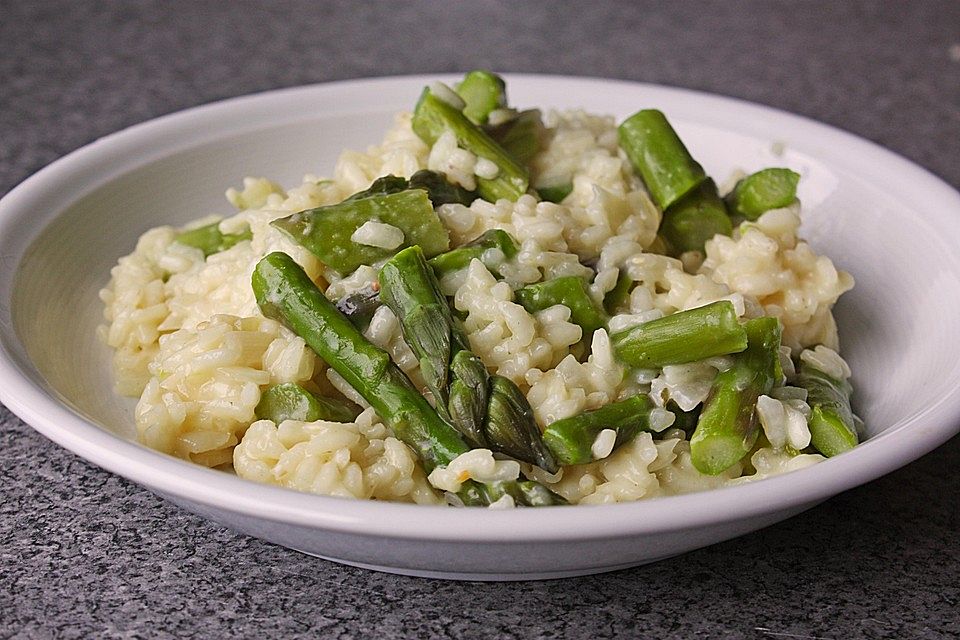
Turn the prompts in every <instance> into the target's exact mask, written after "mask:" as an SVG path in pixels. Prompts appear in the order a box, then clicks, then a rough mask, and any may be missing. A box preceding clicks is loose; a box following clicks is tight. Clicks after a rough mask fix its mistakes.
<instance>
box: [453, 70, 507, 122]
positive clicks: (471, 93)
mask: <svg viewBox="0 0 960 640" xmlns="http://www.w3.org/2000/svg"><path fill="white" fill-rule="evenodd" d="M456 91H457V94H458V95H459V96H460V97H461V98H463V101H464V103H466V106H465V107H464V108H463V115H465V116H467V117H468V118H470V121H471V122H473V123H474V124H484V123H486V121H487V118H488V117H489V116H490V112H491V111H493V110H494V109H501V108H503V107H505V106H507V85H506V83H505V82H504V81H503V78H501V77H500V76H498V75H497V74H495V73H491V72H490V71H483V70H479V69H478V70H476V71H471V72H469V73H468V74H467V75H466V76H464V78H463V80H462V81H461V82H460V83H459V84H458V85H457V87H456Z"/></svg>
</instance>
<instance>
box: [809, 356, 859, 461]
mask: <svg viewBox="0 0 960 640" xmlns="http://www.w3.org/2000/svg"><path fill="white" fill-rule="evenodd" d="M796 384H797V385H798V386H800V387H803V388H804V389H806V390H807V404H809V405H810V409H811V413H810V417H809V418H808V419H807V424H808V426H809V427H810V442H811V444H813V446H814V447H815V448H816V449H817V451H819V452H820V453H822V454H823V455H825V456H827V457H828V458H829V457H832V456H835V455H839V454H841V453H843V452H844V451H849V450H850V449H852V448H854V447H855V446H857V442H859V437H858V435H857V427H856V417H855V416H854V415H853V411H852V410H851V408H850V395H851V393H853V387H851V386H850V383H849V382H847V381H846V380H838V379H837V378H834V377H833V376H830V375H828V374H826V373H824V372H823V371H820V370H819V369H817V368H816V367H812V366H810V365H809V364H808V363H806V362H801V363H800V372H799V374H798V375H797V380H796Z"/></svg>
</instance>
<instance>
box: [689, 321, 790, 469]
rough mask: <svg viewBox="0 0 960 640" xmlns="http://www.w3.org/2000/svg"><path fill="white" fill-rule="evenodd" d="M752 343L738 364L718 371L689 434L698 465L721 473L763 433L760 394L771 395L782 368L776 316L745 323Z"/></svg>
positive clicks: (691, 448)
mask: <svg viewBox="0 0 960 640" xmlns="http://www.w3.org/2000/svg"><path fill="white" fill-rule="evenodd" d="M745 329H746V333H747V338H748V343H749V344H748V346H747V349H746V351H744V352H743V353H742V354H740V355H739V356H738V357H737V359H736V362H735V363H734V365H733V366H732V367H731V368H730V369H727V370H726V371H721V372H720V373H719V374H717V377H716V379H715V380H714V382H713V387H712V388H711V389H710V395H709V396H708V397H707V400H706V402H704V405H703V412H702V413H701V414H700V419H699V420H698V421H697V428H696V430H695V431H694V432H693V436H692V437H691V438H690V457H691V460H692V461H693V465H694V466H695V467H696V468H697V469H698V470H699V471H700V472H701V473H705V474H708V475H718V474H720V473H723V472H724V471H726V470H727V469H729V468H730V467H731V466H733V465H734V464H736V463H737V462H739V461H740V460H741V459H742V458H743V457H744V456H745V455H747V454H748V453H749V452H750V450H751V449H752V448H753V445H754V443H755V442H756V441H757V435H758V433H759V421H758V419H757V411H756V409H757V398H759V397H760V396H761V395H764V394H767V393H769V392H770V390H771V389H772V388H773V385H774V383H775V382H776V380H777V379H779V378H780V377H782V372H781V370H780V355H779V349H780V334H781V326H780V321H779V320H778V319H777V318H758V319H756V320H750V321H748V322H747V323H746V325H745Z"/></svg>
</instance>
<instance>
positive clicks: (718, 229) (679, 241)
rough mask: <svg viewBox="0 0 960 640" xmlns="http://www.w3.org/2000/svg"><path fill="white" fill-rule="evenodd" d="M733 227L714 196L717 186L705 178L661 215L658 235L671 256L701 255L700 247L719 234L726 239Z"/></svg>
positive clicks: (724, 210)
mask: <svg viewBox="0 0 960 640" xmlns="http://www.w3.org/2000/svg"><path fill="white" fill-rule="evenodd" d="M732 232H733V224H732V223H731V222H730V216H728V215H727V208H726V207H725V206H724V204H723V200H721V199H720V194H719V193H717V185H716V184H714V182H713V180H710V179H709V178H707V179H706V180H704V181H703V182H701V183H700V184H699V185H698V186H696V187H694V188H693V189H691V190H690V191H689V192H688V193H687V194H686V195H684V196H683V197H681V198H680V199H679V200H677V201H676V202H674V203H673V204H672V205H670V207H669V208H668V209H667V210H666V211H664V212H663V220H662V221H661V223H660V235H662V236H663V238H664V239H665V240H666V241H667V243H668V244H669V245H670V249H671V253H672V254H673V255H675V256H676V255H680V254H681V253H683V252H685V251H699V252H701V253H703V245H704V244H705V243H706V241H707V240H710V239H711V238H713V236H715V235H717V234H718V233H719V234H721V235H725V236H728V235H730V234H731V233H732Z"/></svg>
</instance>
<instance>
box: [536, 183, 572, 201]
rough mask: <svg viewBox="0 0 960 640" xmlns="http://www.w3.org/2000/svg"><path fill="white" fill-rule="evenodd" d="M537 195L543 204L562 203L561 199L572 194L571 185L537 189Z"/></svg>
mask: <svg viewBox="0 0 960 640" xmlns="http://www.w3.org/2000/svg"><path fill="white" fill-rule="evenodd" d="M537 193H538V194H540V199H541V200H543V201H545V202H558V203H559V202H563V199H564V198H566V197H567V196H568V195H570V194H571V193H573V183H572V182H567V183H565V184H557V185H550V186H548V187H537Z"/></svg>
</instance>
